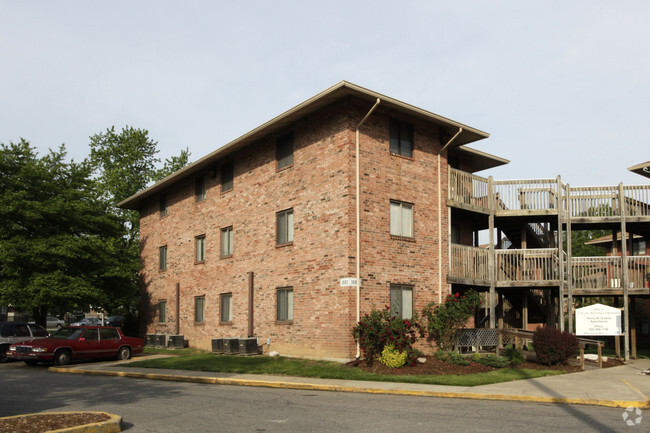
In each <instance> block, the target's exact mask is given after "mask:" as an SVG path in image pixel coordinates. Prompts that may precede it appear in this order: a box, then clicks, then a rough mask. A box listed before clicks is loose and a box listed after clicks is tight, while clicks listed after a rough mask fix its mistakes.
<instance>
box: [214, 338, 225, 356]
mask: <svg viewBox="0 0 650 433" xmlns="http://www.w3.org/2000/svg"><path fill="white" fill-rule="evenodd" d="M223 340H224V339H223V338H213V339H212V353H213V354H215V355H222V354H223Z"/></svg>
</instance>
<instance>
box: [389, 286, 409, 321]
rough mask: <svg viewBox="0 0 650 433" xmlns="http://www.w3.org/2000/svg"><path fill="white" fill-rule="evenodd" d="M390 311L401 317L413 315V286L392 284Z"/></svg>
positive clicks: (405, 317) (407, 317)
mask: <svg viewBox="0 0 650 433" xmlns="http://www.w3.org/2000/svg"><path fill="white" fill-rule="evenodd" d="M390 313H391V315H393V316H394V317H399V318H401V319H411V318H412V317H413V287H411V286H402V285H397V284H391V286H390Z"/></svg>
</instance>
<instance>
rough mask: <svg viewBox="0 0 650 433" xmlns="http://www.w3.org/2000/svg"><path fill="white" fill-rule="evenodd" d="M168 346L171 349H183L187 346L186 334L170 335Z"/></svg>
mask: <svg viewBox="0 0 650 433" xmlns="http://www.w3.org/2000/svg"><path fill="white" fill-rule="evenodd" d="M167 346H168V347H169V348H170V349H182V348H183V347H185V336H184V335H170V336H169V341H168V342H167Z"/></svg>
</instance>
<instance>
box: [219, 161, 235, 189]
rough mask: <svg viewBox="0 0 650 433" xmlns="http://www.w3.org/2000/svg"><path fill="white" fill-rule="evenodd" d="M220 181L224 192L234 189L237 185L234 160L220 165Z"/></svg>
mask: <svg viewBox="0 0 650 433" xmlns="http://www.w3.org/2000/svg"><path fill="white" fill-rule="evenodd" d="M228 175H229V176H228ZM219 181H220V184H221V193H222V194H223V193H224V192H228V191H232V190H233V188H234V187H235V164H234V163H233V162H232V161H229V162H226V163H224V164H221V167H219Z"/></svg>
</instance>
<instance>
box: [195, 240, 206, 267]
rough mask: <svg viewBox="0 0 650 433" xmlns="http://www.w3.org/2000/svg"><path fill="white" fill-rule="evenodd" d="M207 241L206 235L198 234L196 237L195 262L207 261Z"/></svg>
mask: <svg viewBox="0 0 650 433" xmlns="http://www.w3.org/2000/svg"><path fill="white" fill-rule="evenodd" d="M205 245H206V242H205V235H204V234H202V235H198V236H195V237H194V263H195V264H199V263H205V255H206V247H205Z"/></svg>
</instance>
